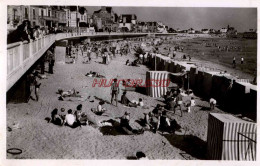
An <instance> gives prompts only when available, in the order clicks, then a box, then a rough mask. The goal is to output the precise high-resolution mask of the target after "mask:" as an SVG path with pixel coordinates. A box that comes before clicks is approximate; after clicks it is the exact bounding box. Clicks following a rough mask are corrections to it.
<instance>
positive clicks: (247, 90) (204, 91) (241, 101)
mask: <svg viewBox="0 0 260 166" xmlns="http://www.w3.org/2000/svg"><path fill="white" fill-rule="evenodd" d="M155 58H156V70H157V71H168V72H169V73H181V72H182V71H183V70H186V71H188V77H186V78H185V79H183V80H184V84H185V86H184V88H185V89H187V87H188V86H187V85H188V84H189V88H190V89H192V90H193V91H194V93H195V94H196V95H197V96H199V97H203V98H204V99H206V100H209V99H210V98H215V99H216V100H217V104H218V106H219V107H221V108H223V109H224V110H225V111H226V112H230V113H235V114H242V115H243V116H247V117H249V118H251V119H253V120H256V117H257V116H256V112H257V111H256V104H257V101H256V100H257V89H256V85H252V84H250V83H249V81H248V80H246V79H237V78H235V77H233V76H231V75H229V74H228V73H225V74H223V73H220V71H213V70H212V69H206V68H201V67H198V66H196V65H194V64H190V62H188V61H187V62H180V61H174V60H171V59H170V58H168V57H165V56H162V55H159V54H156V55H155V54H154V55H152V56H150V57H149V62H150V63H149V67H150V68H151V70H154V69H155ZM169 78H170V79H171V81H172V82H173V83H176V84H178V85H182V83H183V80H182V79H181V77H179V76H177V75H174V74H170V77H169Z"/></svg>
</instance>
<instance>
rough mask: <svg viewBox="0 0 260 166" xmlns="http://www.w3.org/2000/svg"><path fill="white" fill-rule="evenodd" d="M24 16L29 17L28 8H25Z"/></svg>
mask: <svg viewBox="0 0 260 166" xmlns="http://www.w3.org/2000/svg"><path fill="white" fill-rule="evenodd" d="M24 17H25V18H28V9H27V8H24Z"/></svg>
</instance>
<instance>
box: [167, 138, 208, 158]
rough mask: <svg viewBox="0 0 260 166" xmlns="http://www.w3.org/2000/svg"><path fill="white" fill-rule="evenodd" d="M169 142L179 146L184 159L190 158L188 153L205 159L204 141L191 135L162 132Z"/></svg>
mask: <svg viewBox="0 0 260 166" xmlns="http://www.w3.org/2000/svg"><path fill="white" fill-rule="evenodd" d="M163 136H164V137H165V138H166V139H167V140H168V141H169V143H170V144H171V145H172V146H174V147H176V148H179V149H180V150H182V151H185V153H180V154H181V155H182V156H183V157H184V158H185V159H190V157H188V156H189V155H190V156H192V157H194V158H197V159H200V160H206V148H207V147H206V145H207V144H206V142H205V141H203V140H201V139H200V138H198V137H196V136H193V135H176V134H163Z"/></svg>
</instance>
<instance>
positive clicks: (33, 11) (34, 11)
mask: <svg viewBox="0 0 260 166" xmlns="http://www.w3.org/2000/svg"><path fill="white" fill-rule="evenodd" d="M33 19H35V9H33Z"/></svg>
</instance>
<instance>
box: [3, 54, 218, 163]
mask: <svg viewBox="0 0 260 166" xmlns="http://www.w3.org/2000/svg"><path fill="white" fill-rule="evenodd" d="M57 56H64V55H57ZM126 59H130V61H131V60H133V59H134V56H133V55H132V54H131V55H128V56H127V57H126V56H122V57H121V56H119V55H118V56H117V58H116V59H113V60H112V61H111V63H110V64H109V65H104V64H100V63H98V62H101V61H102V60H101V58H100V57H99V58H98V59H95V58H93V59H92V62H91V64H82V63H81V61H82V57H80V56H79V59H78V60H77V62H76V64H62V63H56V64H55V66H54V74H53V75H50V74H46V75H47V78H48V79H43V80H41V83H42V86H41V88H40V92H39V93H40V98H39V101H38V102H36V101H32V100H30V101H29V103H19V104H14V103H8V104H7V127H10V128H12V131H7V149H9V148H19V149H21V150H22V153H21V154H19V155H12V154H8V153H7V158H8V159H129V158H131V157H132V156H134V155H135V153H136V152H137V151H143V152H144V153H145V154H146V155H147V157H148V158H149V159H174V160H177V159H181V160H189V159H206V157H205V151H206V140H207V125H208V114H209V111H208V107H209V103H208V102H207V101H204V100H202V99H200V98H197V97H196V98H195V101H196V103H197V106H195V107H194V108H192V110H191V113H187V112H184V114H183V117H180V116H179V115H180V113H179V112H178V111H177V113H176V114H171V113H169V114H168V116H169V117H170V118H172V119H176V121H177V122H178V123H179V124H180V125H181V126H182V131H183V132H176V134H175V135H169V134H167V133H164V134H162V133H152V132H149V131H145V132H144V134H142V135H131V136H129V135H117V136H112V135H103V134H102V133H101V132H100V131H99V129H98V128H97V127H94V126H82V128H75V129H72V128H69V127H65V126H63V127H60V126H55V125H54V124H52V123H47V121H46V120H44V119H45V118H46V117H50V115H51V111H52V110H53V109H54V108H58V109H60V108H62V107H63V108H65V109H66V110H68V109H73V110H75V109H76V106H77V105H78V104H82V105H83V111H84V112H85V113H87V114H88V116H89V117H90V118H91V119H92V120H93V121H95V123H99V122H100V121H102V120H107V119H113V118H115V117H119V116H122V115H123V114H124V112H125V111H128V112H130V117H131V121H130V124H131V126H132V127H133V128H136V129H140V128H141V126H140V125H139V124H138V123H137V122H136V120H138V119H140V118H143V113H144V112H149V111H151V110H152V109H153V107H154V106H156V105H157V104H162V102H161V101H162V99H154V98H152V97H149V96H147V95H144V94H140V93H137V92H128V93H127V96H128V98H129V99H131V100H132V99H135V100H137V99H138V98H143V100H144V103H145V105H148V106H149V107H150V109H142V108H140V107H139V108H126V107H123V105H122V104H118V107H115V106H113V105H110V104H107V103H106V104H105V105H104V107H106V108H107V110H108V111H107V116H96V115H95V114H93V113H92V112H91V111H90V109H91V108H93V107H96V106H97V104H98V102H99V101H98V100H96V99H95V100H94V102H90V99H87V97H88V96H91V99H93V97H94V96H97V97H99V98H102V99H104V100H107V101H110V93H109V91H110V88H109V87H107V88H105V87H97V86H96V87H92V83H93V80H94V78H91V77H86V76H85V74H86V73H88V72H89V71H96V72H99V73H100V74H102V75H105V76H106V78H107V79H112V78H114V77H118V78H119V79H120V78H126V79H127V78H132V79H135V78H136V79H139V78H141V79H143V80H145V77H146V71H148V68H147V67H146V66H144V65H141V66H140V67H132V66H126V65H125V61H126ZM59 87H61V88H62V89H65V90H69V89H72V88H75V89H76V90H79V91H80V94H81V95H83V100H85V99H87V100H86V101H77V100H76V99H73V101H59V100H58V97H57V94H56V93H55V92H56V91H57V89H58V88H59ZM121 94H122V90H121V92H120V95H119V97H120V96H121ZM184 100H187V98H184ZM212 112H222V111H221V110H219V109H218V108H216V109H215V110H214V111H212ZM14 124H15V125H19V127H18V128H14ZM185 130H186V132H185V135H184V131H185Z"/></svg>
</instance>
